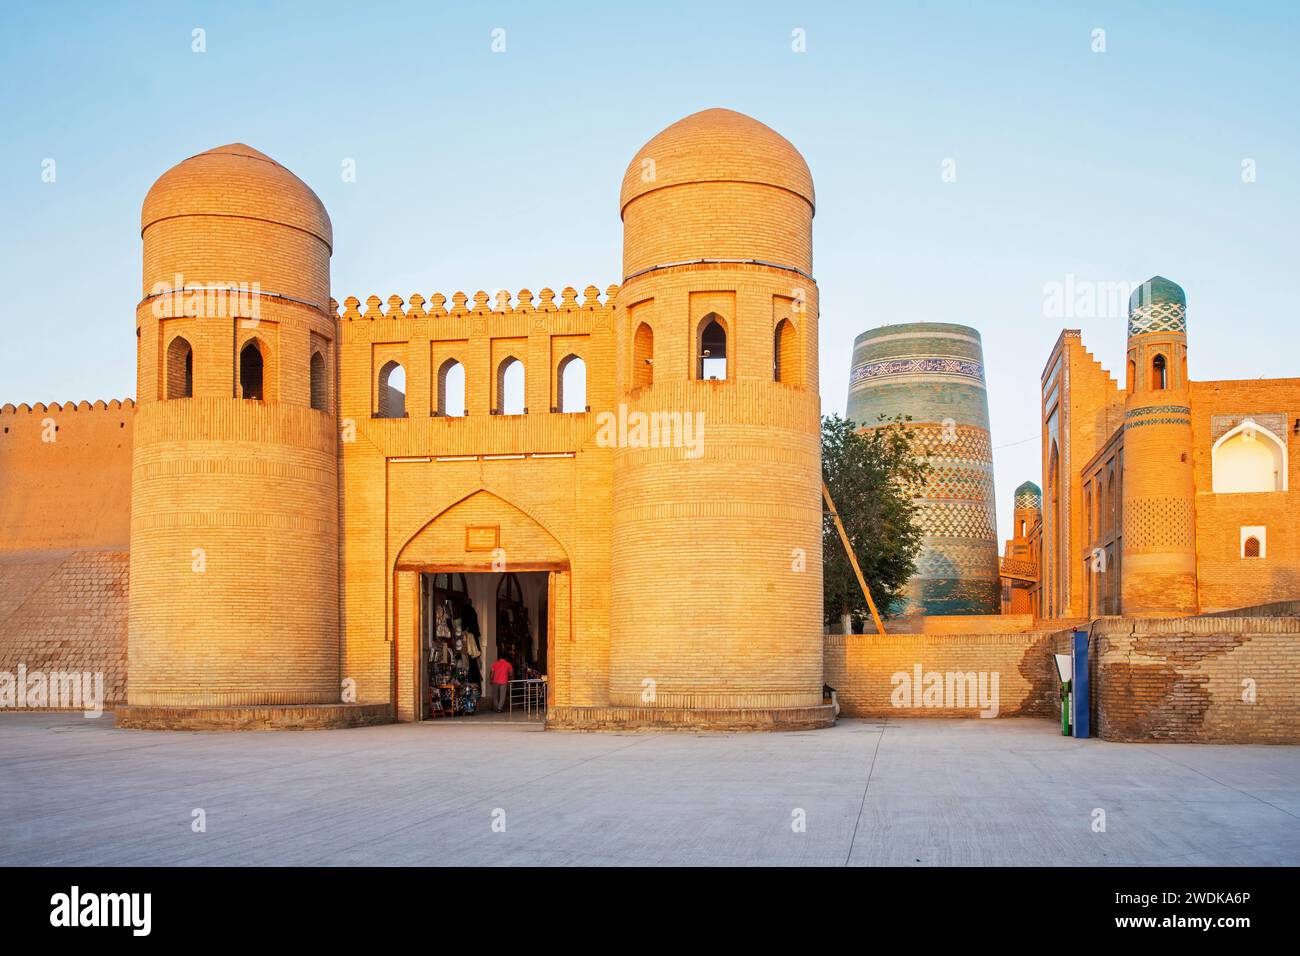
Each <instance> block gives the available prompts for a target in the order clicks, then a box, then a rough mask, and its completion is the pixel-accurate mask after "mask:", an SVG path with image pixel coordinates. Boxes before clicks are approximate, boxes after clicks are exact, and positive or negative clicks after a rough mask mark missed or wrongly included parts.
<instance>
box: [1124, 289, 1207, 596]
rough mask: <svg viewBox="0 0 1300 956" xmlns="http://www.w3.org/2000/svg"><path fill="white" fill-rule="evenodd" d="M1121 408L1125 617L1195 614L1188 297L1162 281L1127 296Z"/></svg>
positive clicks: (1194, 511)
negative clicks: (1124, 383) (1125, 370)
mask: <svg viewBox="0 0 1300 956" xmlns="http://www.w3.org/2000/svg"><path fill="white" fill-rule="evenodd" d="M1127 384H1128V395H1127V398H1126V400H1125V411H1124V493H1123V507H1124V522H1123V534H1124V540H1123V544H1122V547H1121V555H1122V564H1121V568H1120V569H1119V570H1120V581H1121V585H1120V586H1121V589H1122V594H1121V601H1122V610H1123V613H1125V614H1139V615H1140V614H1195V613H1196V509H1195V486H1194V485H1193V481H1192V419H1191V403H1190V401H1189V397H1188V385H1187V298H1186V296H1185V295H1184V294H1183V290H1182V289H1181V288H1179V287H1178V286H1177V285H1176V284H1175V283H1173V282H1170V281H1169V280H1168V279H1165V278H1162V277H1161V276H1155V277H1154V278H1151V279H1148V280H1147V281H1146V282H1144V283H1143V284H1142V285H1141V286H1139V287H1138V289H1137V290H1136V291H1134V293H1133V295H1132V297H1131V298H1130V299H1129V318H1128V379H1127Z"/></svg>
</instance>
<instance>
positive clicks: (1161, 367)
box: [1151, 355, 1169, 391]
mask: <svg viewBox="0 0 1300 956" xmlns="http://www.w3.org/2000/svg"><path fill="white" fill-rule="evenodd" d="M1151 387H1152V388H1153V389H1155V390H1156V391H1160V390H1162V389H1165V388H1168V387H1169V369H1168V367H1167V363H1166V362H1165V357H1164V356H1163V355H1157V356H1156V357H1155V358H1153V359H1152V360H1151Z"/></svg>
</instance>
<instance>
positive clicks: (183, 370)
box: [167, 335, 194, 398]
mask: <svg viewBox="0 0 1300 956" xmlns="http://www.w3.org/2000/svg"><path fill="white" fill-rule="evenodd" d="M193 395H194V349H192V348H190V343H189V342H188V341H186V340H185V339H183V338H181V337H180V336H179V335H178V336H176V338H174V339H172V342H171V345H169V346H167V397H168V398H191V397H193Z"/></svg>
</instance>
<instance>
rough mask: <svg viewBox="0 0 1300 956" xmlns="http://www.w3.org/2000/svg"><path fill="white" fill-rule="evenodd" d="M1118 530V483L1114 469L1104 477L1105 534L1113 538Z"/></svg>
mask: <svg viewBox="0 0 1300 956" xmlns="http://www.w3.org/2000/svg"><path fill="white" fill-rule="evenodd" d="M1118 528H1119V482H1117V481H1116V480H1115V469H1114V468H1112V469H1111V470H1110V474H1109V475H1107V476H1106V534H1107V535H1111V536H1113V535H1114V534H1115V532H1116V531H1117V530H1118Z"/></svg>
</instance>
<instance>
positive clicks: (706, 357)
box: [696, 312, 727, 379]
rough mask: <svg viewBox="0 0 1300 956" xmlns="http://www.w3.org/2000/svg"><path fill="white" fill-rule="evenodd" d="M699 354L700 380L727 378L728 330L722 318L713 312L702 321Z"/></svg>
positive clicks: (698, 370)
mask: <svg viewBox="0 0 1300 956" xmlns="http://www.w3.org/2000/svg"><path fill="white" fill-rule="evenodd" d="M698 353H699V357H700V359H699V367H698V369H697V370H696V371H697V372H698V375H697V377H698V378H700V379H709V378H714V379H725V378H726V377H727V330H726V329H725V328H724V327H723V325H722V320H721V318H720V317H719V316H718V315H716V314H715V313H713V312H710V313H709V314H708V315H706V316H705V317H704V318H703V319H701V320H700V331H699V342H698Z"/></svg>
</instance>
